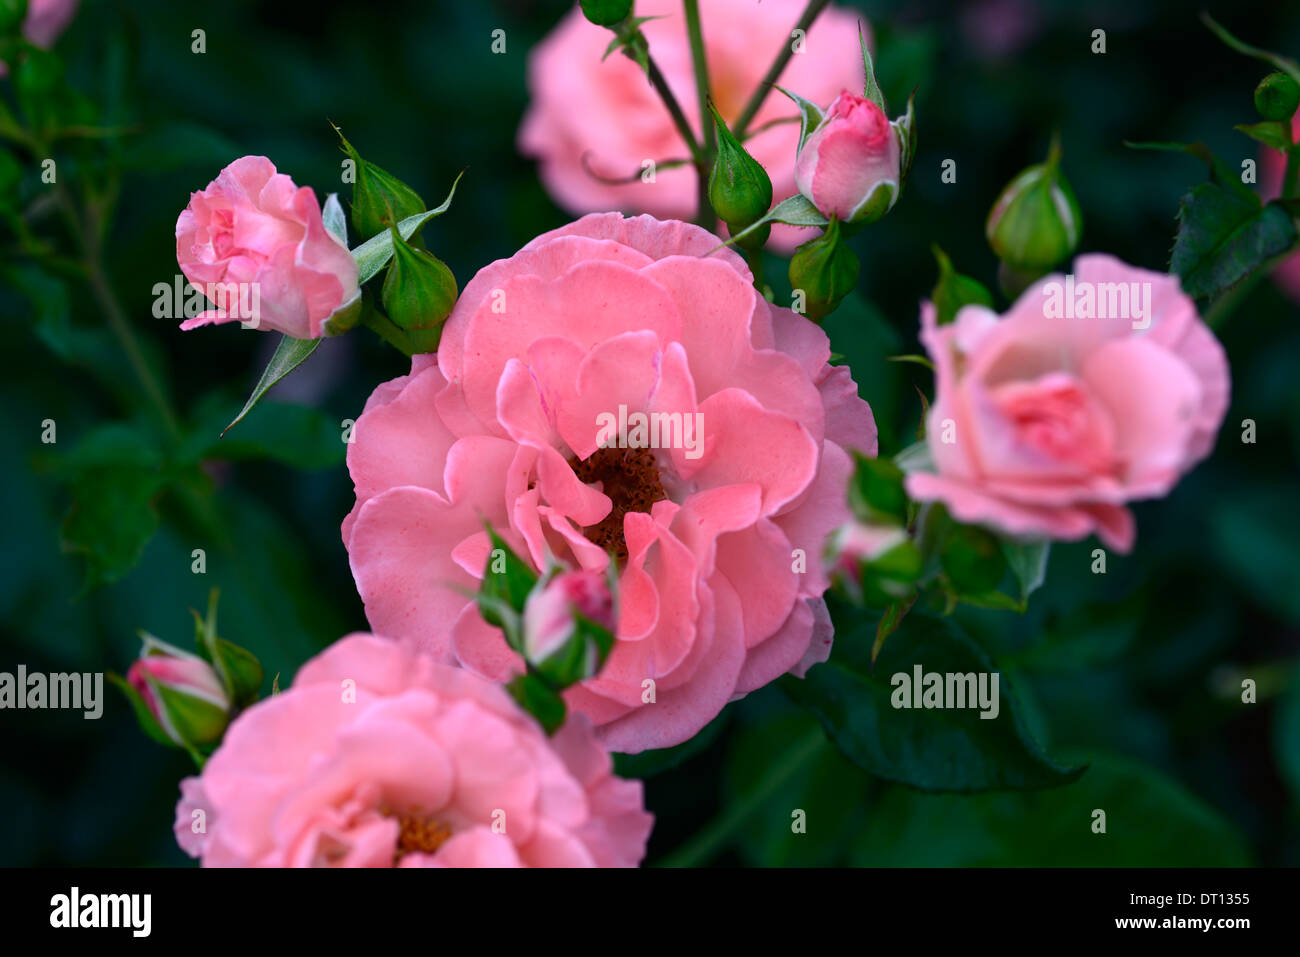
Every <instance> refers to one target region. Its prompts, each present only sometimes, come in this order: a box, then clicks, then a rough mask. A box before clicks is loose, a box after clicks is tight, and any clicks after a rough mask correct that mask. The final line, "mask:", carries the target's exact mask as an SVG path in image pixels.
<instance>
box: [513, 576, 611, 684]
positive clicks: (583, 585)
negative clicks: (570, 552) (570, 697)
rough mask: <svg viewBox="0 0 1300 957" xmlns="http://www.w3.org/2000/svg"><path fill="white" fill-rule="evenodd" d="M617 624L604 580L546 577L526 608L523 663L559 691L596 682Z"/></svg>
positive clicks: (577, 577)
mask: <svg viewBox="0 0 1300 957" xmlns="http://www.w3.org/2000/svg"><path fill="white" fill-rule="evenodd" d="M616 620H617V619H616V615H615V613H614V596H613V593H612V592H611V591H610V587H609V583H608V580H607V579H606V577H605V576H604V575H602V574H600V573H597V572H592V571H566V572H560V573H558V574H556V575H554V576H553V577H551V578H549V579H547V578H542V579H541V580H540V581H538V583H537V585H536V586H535V587H534V588H533V591H532V593H531V594H530V595H529V596H528V600H527V602H525V603H524V614H523V646H524V647H523V653H524V658H525V659H526V660H527V661H528V663H529V665H530V666H531V667H532V668H534V669H535V670H536V671H537V672H538V673H539V674H541V675H542V676H543V677H545V678H547V679H548V680H549V681H550V682H551V683H552V684H554V685H555V686H556V687H559V688H567V687H568V686H569V685H572V684H576V683H577V682H579V681H583V680H585V679H587V678H591V677H594V676H595V675H596V673H597V672H598V671H599V670H600V666H601V665H602V664H604V661H605V657H606V656H607V655H608V654H609V651H610V649H611V648H612V647H613V643H614V636H613V630H614V627H615V621H616Z"/></svg>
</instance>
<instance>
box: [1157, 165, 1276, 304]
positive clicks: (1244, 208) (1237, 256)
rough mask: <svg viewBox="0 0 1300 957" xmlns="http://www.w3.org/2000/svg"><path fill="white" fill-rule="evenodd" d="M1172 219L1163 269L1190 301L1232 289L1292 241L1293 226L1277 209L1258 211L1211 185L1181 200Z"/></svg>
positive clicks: (1235, 196) (1268, 206) (1256, 207)
mask: <svg viewBox="0 0 1300 957" xmlns="http://www.w3.org/2000/svg"><path fill="white" fill-rule="evenodd" d="M1178 219H1179V228H1178V238H1177V239H1176V240H1175V241H1174V251H1173V254H1172V255H1171V256H1170V260H1169V267H1170V271H1171V272H1174V273H1176V274H1177V275H1178V276H1179V277H1180V278H1181V279H1182V282H1183V290H1184V291H1185V292H1186V293H1187V294H1188V295H1189V296H1192V297H1194V298H1200V297H1202V296H1213V295H1216V294H1217V293H1220V292H1222V291H1223V290H1225V289H1227V288H1229V287H1230V286H1233V285H1235V284H1236V283H1238V282H1240V281H1241V280H1242V279H1244V278H1245V277H1246V276H1248V275H1249V274H1250V273H1251V272H1253V271H1254V270H1256V269H1258V268H1260V267H1261V266H1262V265H1264V264H1265V263H1266V262H1268V260H1270V259H1272V258H1273V257H1274V256H1278V255H1281V254H1282V253H1284V252H1286V251H1287V250H1288V249H1290V248H1291V245H1292V244H1293V243H1294V242H1295V240H1296V230H1295V225H1294V224H1293V223H1292V221H1291V217H1290V216H1289V215H1287V213H1286V211H1285V210H1283V209H1282V208H1281V207H1280V206H1278V205H1276V204H1274V203H1269V204H1268V205H1267V206H1264V207H1263V208H1261V207H1259V206H1258V205H1257V204H1254V203H1249V202H1246V201H1245V200H1243V199H1241V198H1239V197H1238V196H1237V195H1235V194H1233V193H1229V192H1228V191H1226V190H1224V189H1222V188H1220V187H1218V186H1215V185H1214V184H1212V183H1201V184H1199V185H1198V186H1194V187H1193V188H1192V191H1191V192H1190V193H1188V194H1187V195H1186V196H1184V197H1183V199H1182V202H1181V203H1180V204H1179V207H1178Z"/></svg>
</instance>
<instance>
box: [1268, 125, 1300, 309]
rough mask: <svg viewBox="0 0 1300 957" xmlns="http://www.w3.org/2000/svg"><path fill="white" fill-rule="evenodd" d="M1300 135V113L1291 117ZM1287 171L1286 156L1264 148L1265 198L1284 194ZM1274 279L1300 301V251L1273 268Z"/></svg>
mask: <svg viewBox="0 0 1300 957" xmlns="http://www.w3.org/2000/svg"><path fill="white" fill-rule="evenodd" d="M1297 136H1300V113H1297V114H1296V115H1295V116H1293V117H1292V118H1291V137H1292V138H1293V139H1294V138H1295V137H1297ZM1285 171H1286V158H1285V157H1284V156H1283V155H1282V154H1281V153H1279V152H1278V151H1277V150H1271V149H1269V148H1268V147H1265V148H1264V151H1263V153H1262V154H1261V156H1260V158H1259V188H1260V191H1261V192H1262V193H1263V194H1264V199H1266V200H1269V199H1276V198H1277V197H1278V196H1281V195H1282V174H1283V173H1284V172H1285ZM1273 281H1274V282H1276V283H1277V284H1278V285H1279V286H1280V287H1281V288H1282V290H1283V291H1284V292H1285V293H1286V294H1287V295H1288V296H1290V297H1291V298H1292V299H1293V300H1295V301H1296V302H1300V253H1296V254H1295V255H1293V256H1291V257H1290V258H1289V259H1284V260H1283V261H1282V262H1281V263H1279V264H1278V265H1277V266H1275V267H1274V269H1273Z"/></svg>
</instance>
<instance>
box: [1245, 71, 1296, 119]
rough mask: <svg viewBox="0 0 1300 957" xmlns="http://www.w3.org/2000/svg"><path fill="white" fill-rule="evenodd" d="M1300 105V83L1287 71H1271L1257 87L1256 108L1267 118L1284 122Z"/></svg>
mask: <svg viewBox="0 0 1300 957" xmlns="http://www.w3.org/2000/svg"><path fill="white" fill-rule="evenodd" d="M1297 106H1300V84H1298V83H1296V81H1295V80H1293V79H1292V78H1291V77H1289V76H1287V75H1286V74H1285V73H1270V74H1269V75H1268V76H1266V77H1264V79H1262V80H1260V81H1259V86H1257V87H1255V110H1256V112H1258V113H1259V115H1260V116H1262V117H1263V118H1264V119H1266V120H1272V121H1274V122H1278V123H1284V122H1286V121H1287V120H1289V119H1291V117H1292V115H1293V114H1294V113H1295V111H1296V107H1297Z"/></svg>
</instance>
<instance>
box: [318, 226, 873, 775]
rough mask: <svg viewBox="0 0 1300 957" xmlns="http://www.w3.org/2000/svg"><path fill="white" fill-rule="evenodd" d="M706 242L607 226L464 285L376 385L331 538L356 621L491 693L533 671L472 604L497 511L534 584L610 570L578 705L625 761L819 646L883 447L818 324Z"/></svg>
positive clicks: (545, 240)
mask: <svg viewBox="0 0 1300 957" xmlns="http://www.w3.org/2000/svg"><path fill="white" fill-rule="evenodd" d="M716 247H717V238H716V237H714V236H713V235H712V234H710V233H708V232H706V231H705V230H703V229H700V228H698V227H695V226H691V225H688V224H686V223H680V222H661V221H659V220H656V219H653V218H651V217H649V216H639V217H636V218H633V219H624V218H623V217H622V216H620V215H619V214H617V213H606V214H603V215H592V216H587V217H584V218H583V219H581V220H579V221H577V222H576V223H573V224H571V225H569V226H566V227H564V228H562V229H559V230H555V231H554V232H550V233H547V234H545V235H542V236H540V237H538V238H537V239H535V240H533V241H532V242H531V243H529V244H528V245H527V246H525V247H524V248H523V249H522V250H521V251H520V252H519V253H517V254H516V255H515V256H513V257H512V258H510V259H506V260H500V261H498V262H496V263H493V264H491V265H489V266H487V267H486V268H484V269H483V270H481V271H480V272H479V273H478V275H477V276H476V277H475V278H474V279H473V280H472V281H471V282H470V283H469V284H468V285H467V286H466V288H465V291H464V293H463V294H462V295H461V298H460V301H459V302H458V303H457V304H456V308H455V311H454V312H453V313H452V315H451V318H450V319H449V320H448V322H447V325H446V327H445V329H444V331H443V336H442V343H441V346H440V348H439V351H438V354H437V357H436V359H435V358H434V357H430V356H417V357H416V358H415V360H414V361H413V363H412V366H411V373H410V375H408V376H403V377H401V378H399V379H395V380H393V381H392V382H388V383H385V384H383V385H381V386H379V388H378V389H376V390H375V392H374V394H373V395H372V396H371V397H370V400H369V401H368V402H367V403H366V408H365V411H364V413H363V414H362V415H361V417H360V418H359V419H358V421H357V424H356V427H355V429H354V431H353V440H354V441H353V442H352V444H350V445H349V446H348V468H349V471H350V472H351V474H352V480H353V482H354V484H355V486H356V495H357V503H356V506H355V507H354V508H353V509H352V512H351V514H350V515H348V517H347V519H346V520H345V521H344V523H343V538H344V541H345V542H346V544H347V547H348V552H349V556H350V560H351V564H352V573H353V576H354V578H355V579H356V582H357V587H358V590H359V591H360V593H361V596H362V598H363V600H364V601H365V605H366V614H367V615H368V617H369V619H370V622H371V625H372V627H373V628H374V629H375V630H376V631H377V632H379V633H381V634H386V635H391V636H393V637H395V638H400V639H405V640H408V641H413V642H416V643H418V644H419V645H420V646H422V647H424V648H426V649H429V650H430V651H431V652H433V653H434V654H436V655H437V656H438V657H439V658H440V659H441V660H444V661H448V662H458V663H460V664H463V665H465V666H466V667H468V668H470V669H472V670H473V671H475V672H477V673H479V674H481V675H484V676H486V677H489V678H492V679H493V680H498V681H501V680H506V679H507V678H509V676H510V675H511V674H512V673H514V672H516V671H518V670H521V668H522V662H521V661H520V660H519V658H518V656H517V655H516V654H515V653H514V652H512V651H511V650H510V649H509V648H508V646H507V645H506V643H505V640H504V637H503V636H502V634H501V632H500V631H499V630H498V629H496V628H493V627H490V626H489V625H487V624H486V623H485V622H484V621H483V619H482V618H481V617H480V615H479V614H478V611H477V609H476V607H475V603H474V602H473V601H472V600H469V599H467V598H466V594H465V590H466V589H469V590H476V589H477V588H478V585H479V579H480V577H481V576H482V574H483V571H484V568H485V566H486V563H487V561H488V558H489V549H490V543H489V539H488V536H487V534H486V532H485V531H484V527H483V523H484V521H487V522H489V523H491V524H492V526H493V527H494V528H495V529H496V530H497V531H499V532H500V533H501V534H502V536H503V537H504V538H505V539H506V540H507V541H508V542H509V543H510V545H511V547H512V548H514V549H515V550H516V551H517V552H518V553H519V554H520V555H522V556H525V557H526V558H527V559H530V560H531V561H532V563H533V564H534V566H535V567H536V568H537V569H539V570H540V569H542V568H545V567H546V566H547V564H548V560H549V559H552V558H553V559H555V560H557V561H560V562H563V563H565V564H567V565H568V566H570V567H574V568H583V569H587V570H590V571H596V572H603V571H604V570H605V569H606V567H607V565H608V562H609V554H608V553H611V552H612V553H613V554H614V555H615V557H616V559H617V561H618V562H619V566H618V570H619V618H618V627H617V630H616V632H615V635H616V639H617V640H616V642H615V646H614V650H613V652H612V654H611V655H610V657H609V659H608V661H607V662H606V664H605V667H604V669H603V670H602V671H601V673H600V675H599V676H597V677H596V678H594V679H590V680H588V681H584V682H582V683H581V684H580V685H577V686H575V687H573V688H570V689H569V690H568V691H567V692H566V693H565V697H566V700H567V701H568V704H569V706H570V707H571V708H572V709H574V710H576V711H578V712H581V713H582V714H585V715H587V716H588V717H589V718H590V719H591V720H592V721H593V722H594V723H595V724H596V725H597V728H598V733H599V735H600V737H601V739H602V740H603V741H604V742H605V743H606V744H608V745H609V746H610V747H611V748H612V749H614V750H619V751H640V750H642V749H644V748H661V747H668V746H670V745H674V744H677V743H679V742H682V741H685V740H686V739H688V738H690V737H691V736H692V735H693V734H695V733H696V732H697V731H699V730H700V729H701V728H702V727H704V725H705V724H707V723H708V722H709V721H710V720H711V719H712V718H713V717H714V716H715V715H717V713H718V712H719V711H720V710H721V709H722V707H723V705H725V704H726V703H727V702H728V701H729V700H731V699H732V698H734V697H736V696H738V695H744V694H746V693H748V692H750V691H752V690H754V689H756V688H759V687H761V686H762V685H764V684H766V683H768V682H769V681H772V680H773V679H774V678H776V677H777V676H779V675H781V674H783V673H785V672H787V671H794V672H796V673H798V674H802V673H803V671H804V670H805V669H806V668H807V667H808V666H809V665H810V664H811V663H812V662H815V661H820V660H823V659H824V658H825V657H826V656H827V655H828V654H829V651H830V641H831V628H830V621H829V617H828V615H827V614H826V608H825V605H824V604H823V602H822V601H821V597H820V596H821V595H822V593H823V592H824V591H825V589H826V587H827V577H826V575H827V569H826V568H825V567H824V565H823V560H822V552H823V546H824V544H825V541H826V537H827V535H828V534H829V533H830V532H831V530H832V529H834V528H836V527H837V526H839V525H840V524H842V523H843V522H844V521H845V520H846V519H847V518H848V508H847V504H846V488H847V483H848V480H849V477H850V475H851V473H852V470H853V465H852V462H851V461H850V457H849V455H848V454H847V453H846V452H845V449H846V448H850V447H852V448H856V449H859V450H861V451H862V452H864V453H866V454H875V451H876V429H875V423H874V421H873V419H872V416H871V410H870V409H869V408H868V407H867V404H866V403H865V402H863V401H862V400H861V399H860V398H859V397H858V393H857V386H856V385H855V384H854V382H853V380H852V378H851V377H850V373H849V370H848V369H847V368H845V367H842V366H840V367H832V366H830V365H829V364H828V360H829V358H830V347H829V343H828V341H827V338H826V334H825V333H824V332H822V331H821V329H819V328H818V327H817V326H816V325H815V324H813V323H811V322H809V321H808V320H806V319H804V318H801V317H799V316H797V315H795V314H794V313H793V312H791V311H789V310H788V309H782V308H779V307H775V306H772V305H771V304H769V303H768V302H766V301H765V300H764V299H763V298H762V297H761V296H759V295H757V294H756V293H755V291H754V288H753V286H752V277H751V276H750V274H749V271H748V270H747V269H746V267H745V265H744V263H743V261H742V260H741V259H740V257H738V256H737V255H736V254H735V253H733V252H731V251H730V250H726V249H722V250H717V249H716ZM715 250H716V251H715ZM651 414H654V415H655V416H657V417H658V418H657V419H656V421H658V422H660V423H661V427H660V428H661V435H667V437H668V439H669V441H666V442H661V443H660V445H659V447H657V448H647V447H621V446H633V445H636V444H637V442H639V441H641V440H639V439H636V438H635V436H636V432H635V426H634V425H630V426H629V429H628V431H627V432H626V441H624V440H623V435H624V433H623V430H622V427H621V425H620V427H619V435H620V437H619V438H618V439H617V440H615V441H611V440H610V436H609V435H608V433H606V434H604V435H602V423H605V424H608V422H609V420H610V419H611V418H616V419H621V420H622V421H623V422H626V423H634V422H635V420H636V419H637V417H638V416H640V417H643V418H644V419H646V420H648V419H649V418H650V416H651ZM673 421H675V422H676V423H677V426H678V427H677V431H676V432H674V431H673V429H672V428H671V425H670V423H671V422H673ZM643 438H644V436H643ZM651 698H653V701H651Z"/></svg>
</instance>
